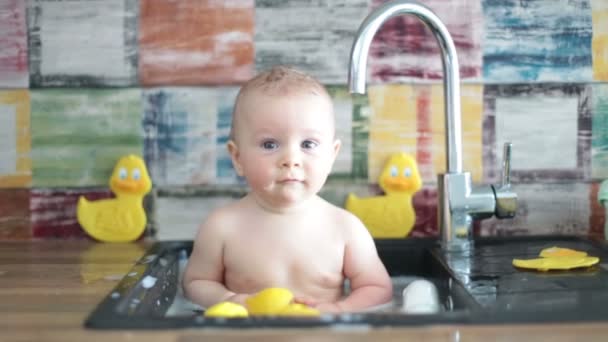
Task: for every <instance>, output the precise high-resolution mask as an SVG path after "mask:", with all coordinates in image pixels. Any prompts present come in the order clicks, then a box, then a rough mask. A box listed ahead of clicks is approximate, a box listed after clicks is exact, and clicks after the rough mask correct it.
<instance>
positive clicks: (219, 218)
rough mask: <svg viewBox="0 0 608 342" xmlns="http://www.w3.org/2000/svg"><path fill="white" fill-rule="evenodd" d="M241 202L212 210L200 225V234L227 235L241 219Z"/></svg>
mask: <svg viewBox="0 0 608 342" xmlns="http://www.w3.org/2000/svg"><path fill="white" fill-rule="evenodd" d="M239 206H240V204H239V202H238V201H236V202H232V203H229V204H226V205H223V206H221V207H218V208H215V209H214V210H212V211H211V212H210V213H209V214H208V215H207V217H206V218H205V219H204V221H203V222H202V223H201V225H200V227H199V235H225V234H227V233H229V232H230V231H231V230H232V229H233V228H232V227H238V226H239V223H240V221H241V220H242V219H241V217H240V216H241V215H240V214H239V213H240V212H241V211H240V210H239Z"/></svg>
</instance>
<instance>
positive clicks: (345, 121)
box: [327, 86, 353, 178]
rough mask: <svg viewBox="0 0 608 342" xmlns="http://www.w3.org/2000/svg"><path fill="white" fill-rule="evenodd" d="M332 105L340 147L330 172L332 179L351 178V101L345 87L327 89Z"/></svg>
mask: <svg viewBox="0 0 608 342" xmlns="http://www.w3.org/2000/svg"><path fill="white" fill-rule="evenodd" d="M327 90H328V92H329V95H330V96H331V98H332V101H333V104H334V114H335V122H336V138H337V139H340V141H341V142H342V145H341V147H340V152H339V154H338V156H337V157H336V161H335V162H334V166H333V168H332V171H331V174H330V175H331V176H332V177H347V178H350V177H351V173H352V169H353V168H352V164H353V158H352V156H353V101H352V98H351V95H350V93H349V92H348V89H347V88H346V87H337V86H334V87H328V89H327Z"/></svg>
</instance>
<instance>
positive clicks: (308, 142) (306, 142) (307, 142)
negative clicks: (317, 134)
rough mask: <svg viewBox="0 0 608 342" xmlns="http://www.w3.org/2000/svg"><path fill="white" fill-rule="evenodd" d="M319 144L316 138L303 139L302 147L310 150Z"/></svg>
mask: <svg viewBox="0 0 608 342" xmlns="http://www.w3.org/2000/svg"><path fill="white" fill-rule="evenodd" d="M317 146H319V143H317V142H316V141H314V140H304V141H302V148H304V149H307V150H310V149H313V148H315V147H317Z"/></svg>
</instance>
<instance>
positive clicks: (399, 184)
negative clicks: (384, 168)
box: [384, 177, 412, 191]
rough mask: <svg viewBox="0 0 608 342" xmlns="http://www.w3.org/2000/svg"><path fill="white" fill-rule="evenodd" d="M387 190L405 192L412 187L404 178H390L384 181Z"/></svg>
mask: <svg viewBox="0 0 608 342" xmlns="http://www.w3.org/2000/svg"><path fill="white" fill-rule="evenodd" d="M384 184H385V185H386V187H387V188H390V189H392V190H398V191H407V190H410V189H411V187H412V182H411V181H410V180H409V179H407V178H405V177H391V178H388V179H386V180H385V181H384Z"/></svg>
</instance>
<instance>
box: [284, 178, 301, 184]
mask: <svg viewBox="0 0 608 342" xmlns="http://www.w3.org/2000/svg"><path fill="white" fill-rule="evenodd" d="M301 182H302V181H301V180H299V179H297V178H284V179H281V180H279V184H294V183H301Z"/></svg>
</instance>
